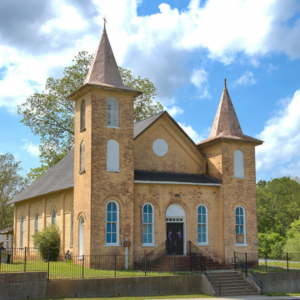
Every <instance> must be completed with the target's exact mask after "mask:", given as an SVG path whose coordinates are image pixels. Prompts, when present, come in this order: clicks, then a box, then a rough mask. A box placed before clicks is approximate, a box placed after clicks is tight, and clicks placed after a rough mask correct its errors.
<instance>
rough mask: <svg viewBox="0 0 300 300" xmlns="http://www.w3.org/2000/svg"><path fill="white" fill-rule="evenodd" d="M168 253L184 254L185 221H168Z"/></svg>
mask: <svg viewBox="0 0 300 300" xmlns="http://www.w3.org/2000/svg"><path fill="white" fill-rule="evenodd" d="M166 244H167V255H173V254H175V255H183V223H167V242H166Z"/></svg>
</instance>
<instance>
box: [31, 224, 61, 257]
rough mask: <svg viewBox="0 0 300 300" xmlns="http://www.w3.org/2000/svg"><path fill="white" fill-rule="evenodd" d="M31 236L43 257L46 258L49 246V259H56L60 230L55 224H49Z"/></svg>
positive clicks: (58, 249)
mask: <svg viewBox="0 0 300 300" xmlns="http://www.w3.org/2000/svg"><path fill="white" fill-rule="evenodd" d="M32 237H33V240H34V245H35V246H36V247H38V248H39V252H40V254H41V256H42V258H43V259H48V248H49V250H50V251H49V252H50V253H49V254H50V255H49V257H50V260H57V257H58V255H59V251H60V232H59V229H58V226H57V225H55V224H53V225H50V226H48V227H46V228H44V229H43V230H42V231H40V232H37V233H35V234H34V235H33V236H32Z"/></svg>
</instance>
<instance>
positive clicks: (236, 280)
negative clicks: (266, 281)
mask: <svg viewBox="0 0 300 300" xmlns="http://www.w3.org/2000/svg"><path fill="white" fill-rule="evenodd" d="M212 273H213V274H214V275H215V276H216V277H217V278H218V280H219V281H220V283H221V296H222V297H223V296H239V295H260V292H259V290H258V289H257V288H255V287H254V286H253V285H251V284H250V283H249V282H248V281H246V279H245V278H244V277H243V274H239V273H238V272H234V271H219V272H218V271H214V272H212ZM207 279H208V280H209V282H210V284H211V286H212V287H213V289H214V290H215V292H216V293H217V295H219V290H218V289H217V288H216V286H215V285H214V284H213V282H212V280H211V279H210V276H207Z"/></svg>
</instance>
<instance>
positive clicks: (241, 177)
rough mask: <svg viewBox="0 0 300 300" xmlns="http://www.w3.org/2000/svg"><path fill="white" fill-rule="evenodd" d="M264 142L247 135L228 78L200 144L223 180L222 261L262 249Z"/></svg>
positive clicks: (211, 169) (211, 171) (212, 172)
mask: <svg viewBox="0 0 300 300" xmlns="http://www.w3.org/2000/svg"><path fill="white" fill-rule="evenodd" d="M262 143H263V141H260V140H258V139H255V138H252V137H250V136H247V135H244V134H243V131H242V128H241V126H240V123H239V120H238V117H237V115H236V112H235V109H234V107H233V104H232V101H231V98H230V96H229V92H228V89H227V86H226V79H225V81H224V89H223V93H222V96H221V100H220V104H219V107H218V110H217V113H216V116H215V120H214V123H213V126H212V129H211V132H210V136H209V138H208V139H206V140H204V141H203V142H201V143H199V144H198V148H199V149H201V151H202V152H203V153H205V154H206V156H207V159H208V173H209V175H210V176H213V177H217V178H219V179H222V187H221V196H220V202H219V216H218V219H219V221H218V227H219V232H220V235H219V237H218V238H219V240H220V241H222V242H220V246H219V247H220V248H219V253H220V257H219V261H220V262H224V260H225V261H227V262H229V260H230V258H231V257H232V256H233V252H234V251H236V252H249V253H257V252H258V248H257V210H256V169H255V146H258V145H261V144H262Z"/></svg>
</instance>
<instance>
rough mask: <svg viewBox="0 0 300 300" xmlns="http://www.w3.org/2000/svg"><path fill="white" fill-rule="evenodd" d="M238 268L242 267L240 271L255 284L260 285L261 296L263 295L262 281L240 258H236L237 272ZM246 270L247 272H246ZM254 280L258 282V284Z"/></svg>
mask: <svg viewBox="0 0 300 300" xmlns="http://www.w3.org/2000/svg"><path fill="white" fill-rule="evenodd" d="M237 260H238V262H237ZM237 266H240V269H241V270H242V271H243V272H244V273H245V276H246V277H248V275H249V278H250V279H251V280H252V281H253V282H254V284H256V285H258V286H259V288H260V294H261V295H262V294H263V292H262V280H261V279H260V278H259V277H258V276H257V275H256V274H255V273H254V272H253V271H252V270H251V269H250V268H249V267H248V266H247V265H246V264H245V263H244V262H243V261H241V260H240V259H239V258H238V257H236V256H234V269H235V271H236V269H237ZM244 270H245V271H244ZM249 273H250V274H249ZM254 278H255V279H256V280H257V281H258V282H256V281H255V280H254Z"/></svg>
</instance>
